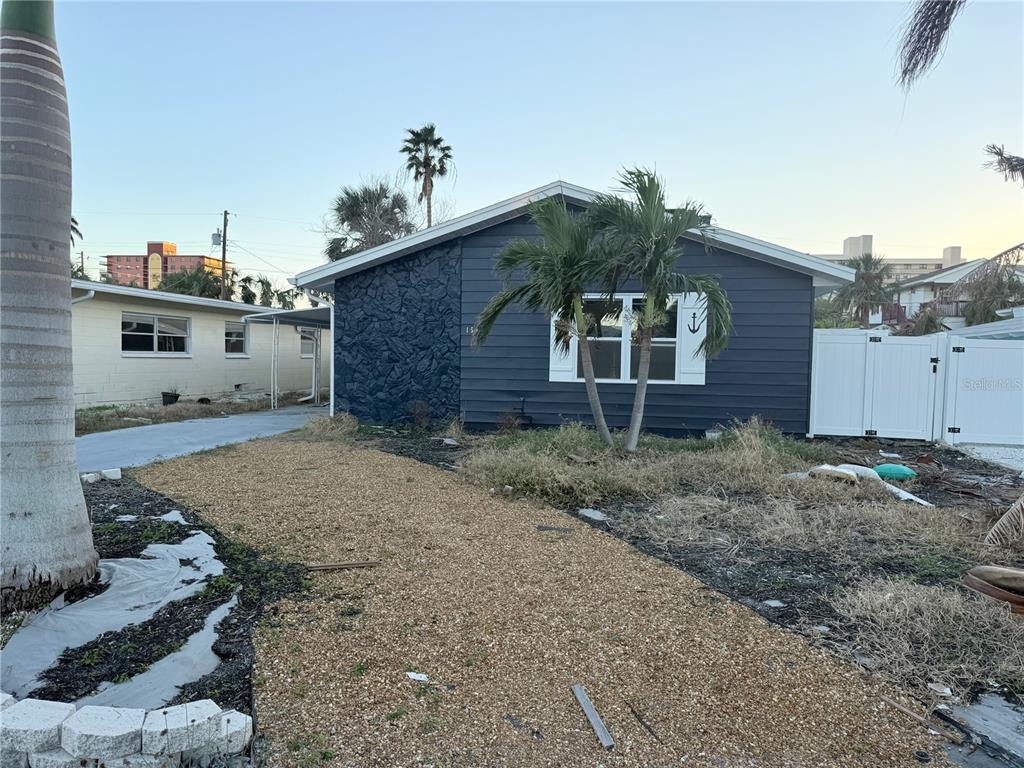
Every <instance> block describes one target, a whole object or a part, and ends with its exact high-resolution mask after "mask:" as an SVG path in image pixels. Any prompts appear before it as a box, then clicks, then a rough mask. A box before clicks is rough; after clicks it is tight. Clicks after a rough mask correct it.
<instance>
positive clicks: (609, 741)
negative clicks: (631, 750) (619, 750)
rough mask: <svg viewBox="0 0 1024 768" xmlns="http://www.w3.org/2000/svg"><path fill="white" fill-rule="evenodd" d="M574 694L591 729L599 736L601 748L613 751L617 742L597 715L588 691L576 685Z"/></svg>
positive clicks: (573, 688) (573, 690)
mask: <svg viewBox="0 0 1024 768" xmlns="http://www.w3.org/2000/svg"><path fill="white" fill-rule="evenodd" d="M572 692H573V694H574V695H575V696H576V701H578V702H579V703H580V706H581V707H582V708H583V713H584V714H585V715H586V716H587V720H589V721H590V727H591V728H593V729H594V733H596V734H597V738H598V740H599V741H600V742H601V746H602V747H604V748H605V749H611V748H612V747H614V746H615V740H614V739H613V738H612V735H611V734H610V733H608V729H607V728H605V725H604V722H603V721H602V720H601V716H600V715H599V714H597V710H596V709H594V705H593V704H592V703H591V701H590V697H589V696H587V690H586V688H584V687H583V686H582V685H580V684H579V683H576V685H574V686H573V687H572Z"/></svg>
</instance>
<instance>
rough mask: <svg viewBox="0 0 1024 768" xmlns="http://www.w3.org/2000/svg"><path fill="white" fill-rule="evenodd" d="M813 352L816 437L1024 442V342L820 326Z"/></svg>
mask: <svg viewBox="0 0 1024 768" xmlns="http://www.w3.org/2000/svg"><path fill="white" fill-rule="evenodd" d="M965 333H966V332H965ZM813 354H814V358H813V363H812V366H811V424H810V431H809V434H810V435H811V436H814V435H851V436H852V435H868V436H878V437H892V438H905V439H916V440H943V441H945V442H948V443H990V444H1002V445H1024V339H991V338H984V337H972V336H970V335H954V334H952V333H938V334H933V335H930V336H889V335H888V334H887V333H886V332H884V331H881V332H879V331H860V330H832V329H827V330H826V329H822V330H816V331H815V332H814V350H813Z"/></svg>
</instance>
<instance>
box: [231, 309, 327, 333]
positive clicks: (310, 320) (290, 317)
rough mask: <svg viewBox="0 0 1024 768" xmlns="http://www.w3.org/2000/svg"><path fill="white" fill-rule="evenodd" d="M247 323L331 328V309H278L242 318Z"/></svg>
mask: <svg viewBox="0 0 1024 768" xmlns="http://www.w3.org/2000/svg"><path fill="white" fill-rule="evenodd" d="M242 320H243V321H245V322H247V323H270V322H273V321H274V320H277V321H278V322H279V323H284V324H285V325H314V326H317V327H321V328H329V327H330V325H331V308H330V307H328V306H319V307H305V308H303V309H278V310H270V311H268V312H254V313H253V314H251V315H246V316H245V317H243V318H242Z"/></svg>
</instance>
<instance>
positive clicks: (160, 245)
mask: <svg viewBox="0 0 1024 768" xmlns="http://www.w3.org/2000/svg"><path fill="white" fill-rule="evenodd" d="M227 266H228V274H230V273H231V270H232V268H233V265H232V264H231V262H230V261H229V262H228V265H227ZM196 267H203V268H204V269H206V270H207V271H208V272H211V273H213V274H214V275H217V276H220V273H221V271H220V259H217V258H214V257H212V256H202V255H200V256H193V255H186V254H179V253H178V246H177V245H175V244H174V243H167V242H163V241H159V240H151V241H150V242H148V243H146V255H145V256H122V255H119V254H110V255H108V256H107V257H106V269H105V270H104V271H105V272H106V274H107V275H109V276H110V280H111V281H112V282H114V283H117V284H118V285H134V286H136V287H137V288H156V287H157V286H158V285H160V281H161V280H162V279H163V278H164V277H165V276H166V275H170V274H173V273H175V272H183V271H186V270H192V269H195V268H196Z"/></svg>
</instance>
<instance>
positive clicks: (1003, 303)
mask: <svg viewBox="0 0 1024 768" xmlns="http://www.w3.org/2000/svg"><path fill="white" fill-rule="evenodd" d="M1017 275H1018V273H1017V270H1016V268H1015V267H1011V268H1010V269H995V270H992V271H991V272H990V273H989V274H987V275H985V276H984V277H983V278H982V279H980V280H977V281H975V282H974V283H972V284H971V287H970V291H969V295H970V300H969V301H968V302H967V306H966V307H965V308H964V322H965V323H966V324H967V325H981V324H983V323H994V322H997V321H999V320H1003V319H1005V318H1003V317H1002V316H1001V315H1000V314H999V313H998V310H1000V309H1006V308H1007V307H1013V306H1016V305H1018V304H1020V303H1021V302H1024V281H1021V279H1020V278H1019V277H1018V276H1017Z"/></svg>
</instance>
